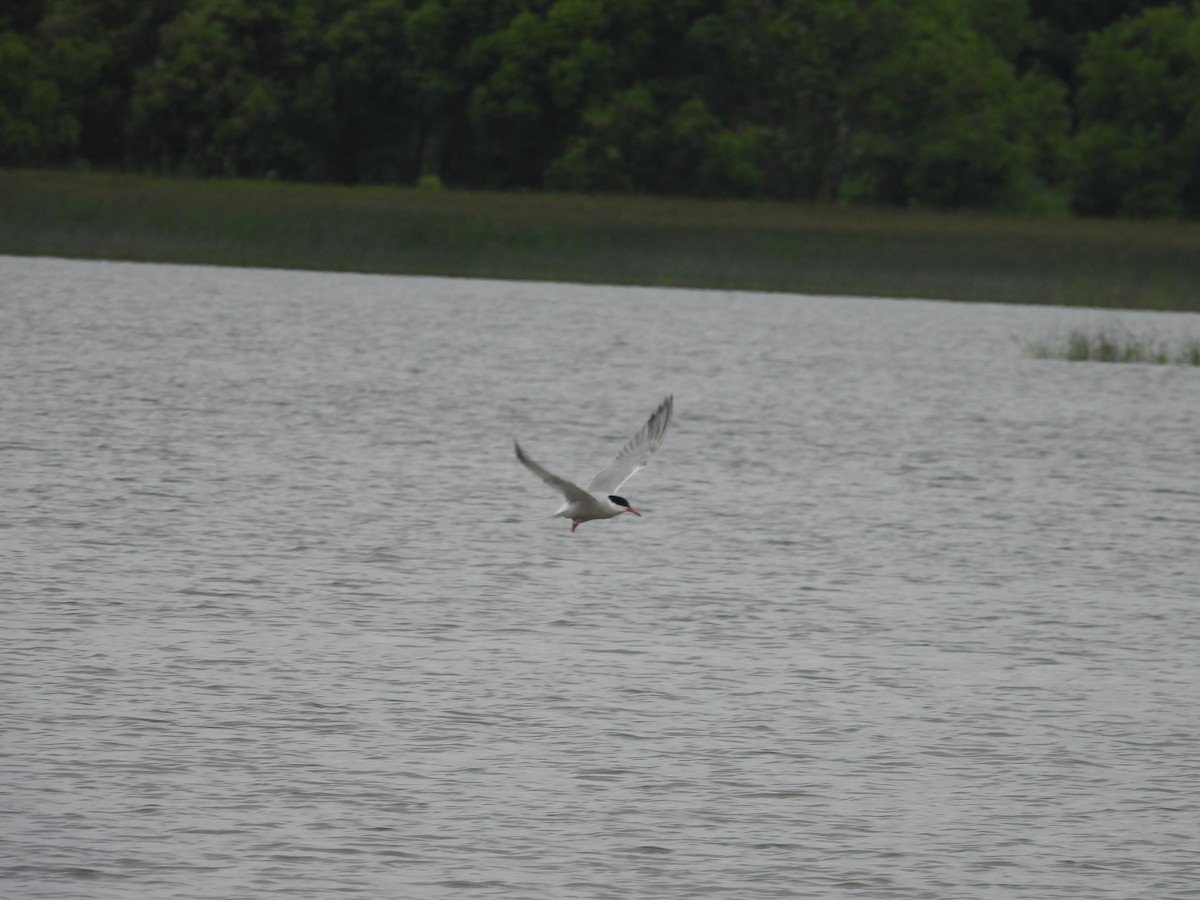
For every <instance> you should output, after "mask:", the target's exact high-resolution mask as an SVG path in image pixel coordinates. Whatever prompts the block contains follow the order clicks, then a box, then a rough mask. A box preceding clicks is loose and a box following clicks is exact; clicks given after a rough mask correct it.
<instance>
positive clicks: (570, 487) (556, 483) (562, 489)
mask: <svg viewBox="0 0 1200 900" xmlns="http://www.w3.org/2000/svg"><path fill="white" fill-rule="evenodd" d="M513 447H515V448H516V451H517V459H519V460H520V461H521V464H522V465H523V466H525V468H527V469H528V470H529V471H530V472H532V473H533V474H534V475H536V476H537V477H538V478H540V479H542V481H544V482H546V484H548V485H550V487H552V488H554V489H555V490H556V491H558V492H559V493H560V494H562V495H563V496H564V497H566V498H567V499H568V500H579V501H582V502H584V503H595V498H593V497H592V495H591V494H589V493H588V492H587V491H585V490H584V489H583V488H581V487H579V485H576V484H572V483H571V482H569V481H567V479H565V478H559V477H558V476H557V475H555V474H554V473H553V472H547V471H546V470H545V469H543V468H542V467H541V466H539V465H538V464H537V463H535V462H534V461H533V460H532V459H530V458H529V457H528V456H526V455H525V451H524V450H522V449H521V445H520V444H518V443H517V442H516V441H513Z"/></svg>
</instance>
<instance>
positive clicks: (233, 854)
mask: <svg viewBox="0 0 1200 900" xmlns="http://www.w3.org/2000/svg"><path fill="white" fill-rule="evenodd" d="M1116 322H1121V323H1124V324H1126V325H1128V326H1130V327H1133V328H1138V329H1143V330H1145V329H1151V330H1153V331H1155V332H1156V333H1161V334H1164V335H1165V334H1176V333H1180V332H1183V331H1187V330H1189V329H1190V330H1191V333H1192V334H1194V335H1196V334H1200V327H1197V325H1198V320H1197V317H1195V316H1192V317H1188V316H1181V315H1176V316H1171V315H1167V314H1150V315H1148V314H1134V313H1111V312H1109V313H1102V312H1097V311H1086V310H1063V309H1049V308H1018V307H990V306H968V305H955V304H946V303H933V302H916V301H903V302H901V301H889V300H867V299H848V298H821V297H798V296H780V295H755V294H731V293H719V292H699V291H673V290H653V289H628V288H621V289H614V288H603V287H578V286H571V285H561V284H523V283H497V282H486V281H457V280H444V279H421V278H385V277H369V276H353V275H321V274H311V273H288V272H272V271H254V270H230V269H219V268H187V267H169V266H136V265H125V264H108V263H85V262H64V261H57V260H28V259H14V258H0V358H2V359H3V367H2V368H0V377H2V379H3V391H2V392H0V424H2V426H3V427H2V430H0V475H2V478H0V490H2V492H3V505H2V509H0V593H2V595H3V596H2V598H0V613H2V615H3V629H2V631H0V644H2V646H0V697H2V704H3V705H2V709H3V732H2V734H0V753H2V754H3V755H2V757H0V767H2V772H0V774H2V779H0V809H3V818H2V819H0V822H2V823H3V825H2V827H3V832H2V835H0V839H2V841H3V843H2V845H0V879H2V880H0V893H2V894H3V895H4V896H5V897H14V898H49V897H79V898H123V897H139V898H142V897H144V898H184V897H186V898H235V897H237V898H241V897H266V896H280V897H288V898H311V897H321V896H325V895H331V894H338V895H342V896H346V895H350V896H363V897H372V898H374V897H380V898H384V897H400V898H407V897H413V898H443V897H470V898H474V897H504V898H573V897H579V898H592V897H595V898H608V897H614V898H615V897H620V898H626V897H638V898H643V897H645V898H649V897H654V898H695V897H722V898H761V897H797V896H812V897H880V898H889V897H895V898H925V897H928V898H936V897H1019V898H1055V897H1071V898H1081V897H1087V898H1130V897H1157V898H1167V897H1179V898H1182V897H1194V896H1195V891H1196V885H1197V884H1200V824H1198V823H1200V799H1198V797H1200V789H1198V788H1197V785H1200V752H1198V746H1200V745H1198V733H1200V714H1198V710H1200V702H1198V699H1197V698H1198V697H1200V587H1198V585H1200V550H1198V543H1197V537H1198V535H1200V370H1196V369H1190V368H1184V367H1165V366H1163V367H1152V366H1136V365H1103V364H1082V363H1065V362H1056V361H1047V360H1037V359H1033V358H1032V357H1030V356H1029V355H1028V354H1027V353H1025V352H1024V351H1023V350H1022V348H1021V345H1020V342H1021V341H1023V340H1029V339H1040V338H1044V337H1046V336H1047V335H1050V334H1053V333H1056V332H1061V331H1063V330H1064V329H1067V328H1070V327H1073V326H1075V325H1079V324H1083V325H1102V324H1112V323H1116ZM668 392H673V393H674V394H675V398H676V418H675V422H674V424H673V426H672V429H671V431H670V433H669V434H668V435H667V439H666V442H665V443H664V445H663V448H662V450H661V452H660V453H659V454H658V456H657V457H656V458H655V459H654V462H653V463H652V464H651V465H650V467H649V468H647V469H646V470H645V471H643V472H641V473H640V474H639V475H638V476H637V477H636V478H635V479H634V480H633V481H631V482H630V483H629V484H628V485H627V486H626V490H625V491H624V493H625V495H626V496H627V497H629V499H630V500H631V502H632V503H633V504H634V505H635V506H638V507H639V508H640V509H641V510H642V512H643V513H644V517H643V518H641V519H637V518H634V517H632V516H622V517H620V518H618V519H615V520H612V521H603V522H592V523H588V524H585V525H583V526H581V527H580V529H579V531H578V532H577V533H576V534H574V535H572V534H571V533H570V526H569V523H567V522H565V521H563V520H561V519H554V520H552V519H548V518H547V516H548V515H549V514H550V513H551V512H553V511H554V509H555V507H556V506H557V504H558V498H557V497H556V496H555V495H554V494H553V493H552V492H551V491H550V490H549V489H548V488H547V487H546V486H545V485H543V484H541V483H540V482H539V481H537V480H536V479H535V478H534V477H533V476H532V475H530V473H528V472H527V471H525V470H524V469H523V468H521V466H519V465H518V464H517V462H516V461H515V460H514V458H513V454H512V440H513V438H514V437H519V438H520V439H521V441H522V444H523V445H524V446H525V447H526V449H528V450H529V452H530V453H531V454H532V455H533V456H534V457H535V458H536V459H539V460H540V461H541V462H543V463H544V464H545V465H546V466H547V467H549V468H550V469H552V470H554V471H557V472H559V473H561V474H563V475H566V476H570V477H573V478H577V479H579V480H582V481H586V480H587V479H588V478H590V477H591V475H592V474H594V473H595V472H596V471H598V470H599V469H600V468H602V467H603V466H604V465H606V464H607V463H608V461H609V460H610V459H611V457H612V454H613V453H615V451H616V450H617V449H618V448H619V447H620V445H621V443H622V442H623V441H624V440H625V439H626V438H628V437H629V436H630V435H631V434H632V433H633V432H634V431H635V430H636V429H637V428H638V427H639V426H640V425H641V424H642V422H643V421H644V420H645V417H646V416H647V414H648V413H649V412H650V410H651V409H652V408H653V407H654V405H655V404H656V403H657V402H658V401H659V400H660V399H661V398H662V397H663V396H664V395H665V394H666V393H668Z"/></svg>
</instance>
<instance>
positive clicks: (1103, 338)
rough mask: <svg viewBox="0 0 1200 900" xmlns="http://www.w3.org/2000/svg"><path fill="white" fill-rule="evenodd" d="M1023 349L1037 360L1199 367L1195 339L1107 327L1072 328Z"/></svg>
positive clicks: (1199, 344)
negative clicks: (1175, 338)
mask: <svg viewBox="0 0 1200 900" xmlns="http://www.w3.org/2000/svg"><path fill="white" fill-rule="evenodd" d="M1027 349H1028V350H1029V352H1030V353H1031V354H1032V355H1034V356H1036V357H1038V358H1039V359H1065V360H1069V361H1071V362H1123V363H1151V364H1155V365H1167V364H1177V365H1184V366H1200V339H1198V338H1184V339H1182V340H1178V339H1177V340H1174V341H1172V340H1168V339H1167V338H1163V337H1155V336H1146V335H1138V334H1135V333H1133V332H1132V331H1129V330H1127V329H1121V328H1111V327H1109V328H1101V329H1098V330H1095V331H1087V330H1084V329H1074V330H1072V331H1071V332H1070V333H1069V334H1068V335H1067V336H1066V337H1065V338H1060V339H1058V340H1050V341H1038V342H1035V343H1033V344H1031V345H1029V346H1028V348H1027Z"/></svg>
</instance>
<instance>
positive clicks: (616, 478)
mask: <svg viewBox="0 0 1200 900" xmlns="http://www.w3.org/2000/svg"><path fill="white" fill-rule="evenodd" d="M674 408H675V397H674V396H673V395H671V396H668V397H667V399H666V400H664V401H663V402H662V403H660V404H659V405H658V409H656V410H655V411H654V412H653V413H652V414H651V416H650V418H649V420H647V422H646V424H645V425H643V426H642V430H641V431H639V432H638V433H637V434H635V435H634V436H633V437H632V438H630V439H629V443H627V444H626V445H625V446H624V447H622V448H621V452H620V453H618V454H617V458H616V459H614V460H613V461H612V464H611V465H610V466H609V467H608V468H607V469H605V470H604V471H603V472H601V473H600V474H599V475H597V476H596V477H595V478H593V479H592V483H591V484H589V485H588V490H589V491H591V492H592V493H595V494H612V493H615V492H616V491H617V489H618V488H620V487H621V485H623V484H624V483H625V482H626V481H628V480H629V477H630V476H631V475H633V473H635V472H637V471H638V470H639V469H641V468H643V467H645V465H646V463H648V462H649V461H650V456H651V454H653V453H654V451H655V450H657V449H658V447H659V445H660V444H661V443H662V441H663V437H664V436H665V435H666V433H667V426H668V425H670V424H671V412H672V410H673V409H674Z"/></svg>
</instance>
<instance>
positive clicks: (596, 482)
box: [513, 396, 675, 532]
mask: <svg viewBox="0 0 1200 900" xmlns="http://www.w3.org/2000/svg"><path fill="white" fill-rule="evenodd" d="M674 405H675V398H674V397H673V396H668V397H667V399H665V400H664V401H663V402H662V403H660V404H659V405H658V409H656V410H655V411H654V412H653V413H652V414H651V416H650V418H649V419H648V420H647V421H646V424H645V425H643V426H642V430H641V431H639V432H638V433H637V434H635V435H634V436H633V437H631V438H630V439H629V443H627V444H626V445H625V446H624V447H622V448H621V452H620V453H618V454H617V458H616V459H614V460H613V461H612V464H611V465H610V466H609V467H608V468H607V469H605V470H604V471H603V472H601V473H600V474H599V475H597V476H596V477H595V478H593V479H592V481H591V483H590V484H589V485H588V486H587V490H586V491H585V490H584V489H583V488H581V487H579V486H578V485H575V484H572V483H571V482H570V481H567V479H565V478H559V477H558V476H557V475H555V474H554V473H553V472H547V471H546V470H545V469H543V468H542V467H541V466H539V465H538V464H537V463H535V462H534V461H533V460H532V459H530V458H529V457H528V456H526V454H525V451H524V450H522V449H521V445H520V444H518V443H517V442H516V441H513V446H514V447H515V448H516V450H517V459H519V460H520V461H521V463H522V464H523V465H524V466H525V468H527V469H528V470H529V471H530V472H532V473H533V474H534V475H536V476H537V477H538V478H540V479H542V481H544V482H546V484H548V485H550V487H552V488H554V489H555V490H556V491H558V492H559V493H561V494H562V495H563V496H564V497H565V498H566V500H567V502H566V503H564V504H563V505H562V506H560V507H559V508H558V511H557V512H556V513H554V515H552V516H551V517H550V518H552V519H555V518H563V519H570V520H571V531H572V532H574V531H575V529H576V528H578V527H579V526H580V525H581V524H582V523H583V522H590V521H592V519H611V518H613V517H614V516H619V515H621V513H631V514H633V515H635V516H641V513H640V512H638V511H637V510H636V509H634V508H633V507H632V506H630V505H629V501H628V500H626V499H625V498H624V497H620V496H618V495H617V491H618V490H620V489H621V485H623V484H624V483H625V482H626V481H628V480H629V478H630V476H632V475H633V474H634V473H635V472H637V471H638V470H639V469H641V468H644V467H645V465H646V463H648V462H649V461H650V455H651V454H652V453H654V451H655V450H657V449H658V447H659V444H661V443H662V440H663V436H664V435H665V434H666V433H667V426H668V425H670V424H671V410H672V409H673V408H674Z"/></svg>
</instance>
